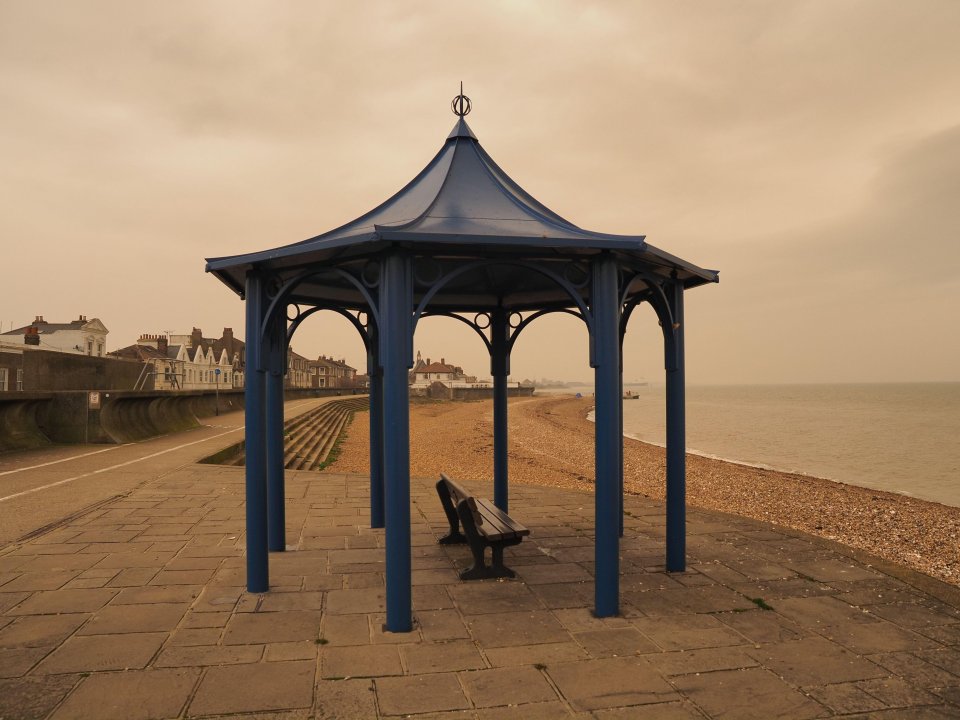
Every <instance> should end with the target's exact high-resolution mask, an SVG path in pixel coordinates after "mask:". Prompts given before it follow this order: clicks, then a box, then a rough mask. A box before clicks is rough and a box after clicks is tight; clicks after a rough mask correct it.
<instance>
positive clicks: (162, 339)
mask: <svg viewBox="0 0 960 720" xmlns="http://www.w3.org/2000/svg"><path fill="white" fill-rule="evenodd" d="M168 344H169V339H168V338H167V336H166V335H157V350H158V351H160V352H161V353H163V354H164V355H166V354H167V347H168Z"/></svg>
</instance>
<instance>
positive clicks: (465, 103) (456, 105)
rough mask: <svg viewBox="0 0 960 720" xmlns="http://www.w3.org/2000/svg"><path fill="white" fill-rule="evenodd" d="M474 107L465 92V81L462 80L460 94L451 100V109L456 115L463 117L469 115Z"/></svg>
mask: <svg viewBox="0 0 960 720" xmlns="http://www.w3.org/2000/svg"><path fill="white" fill-rule="evenodd" d="M472 108H473V105H472V104H471V103H470V98H468V97H467V96H466V95H464V94H463V83H462V82H461V83H460V94H459V95H457V96H456V97H455V98H454V99H453V100H452V101H451V103H450V109H451V110H453V114H454V115H456V116H458V117H463V116H464V115H469V114H470V110H471V109H472Z"/></svg>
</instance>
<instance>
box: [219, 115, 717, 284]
mask: <svg viewBox="0 0 960 720" xmlns="http://www.w3.org/2000/svg"><path fill="white" fill-rule="evenodd" d="M396 243H399V244H403V245H406V246H410V247H412V248H413V249H414V250H423V251H424V252H426V253H428V254H429V253H431V252H433V253H442V254H449V255H461V254H462V255H469V256H473V257H478V256H479V257H483V256H486V255H488V254H496V253H498V252H501V251H503V252H507V253H508V254H510V255H523V254H525V253H526V254H529V255H530V256H531V257H533V256H536V257H539V256H541V255H543V253H545V252H547V253H550V254H551V256H557V255H562V256H571V257H575V258H581V259H582V258H584V257H588V256H590V255H593V254H596V253H597V252H601V251H615V252H616V253H617V254H618V255H621V256H623V257H624V259H633V260H634V261H637V262H639V263H641V264H644V265H651V266H654V267H655V268H659V269H660V271H661V272H664V271H667V272H670V273H674V272H676V273H677V274H678V277H680V278H681V279H682V280H683V282H684V284H685V285H687V286H692V285H699V284H703V283H706V282H716V281H717V273H716V272H714V271H711V270H704V269H702V268H699V267H697V266H695V265H692V264H690V263H687V262H685V261H683V260H680V259H679V258H676V257H674V256H672V255H669V254H668V253H664V252H663V251H661V250H659V249H657V248H655V247H653V246H651V245H648V244H647V243H646V241H645V239H644V236H642V235H611V234H607V233H598V232H592V231H588V230H583V229H581V228H579V227H577V226H576V225H574V224H573V223H571V222H569V221H568V220H565V219H564V218H562V217H561V216H560V215H558V214H557V213H555V212H553V211H552V210H550V209H549V208H548V207H546V206H545V205H543V204H542V203H541V202H539V201H538V200H537V199H536V198H534V197H533V196H532V195H530V194H529V193H527V192H526V191H525V190H524V189H523V188H521V187H520V186H519V185H518V184H517V183H516V182H514V181H513V180H512V179H511V178H510V177H509V176H508V175H507V174H506V173H505V172H504V171H503V170H502V169H501V168H500V167H499V166H498V165H497V164H496V163H495V162H494V161H493V159H492V158H491V157H490V156H489V155H488V154H487V153H486V151H485V150H484V149H483V147H482V146H481V145H480V143H479V141H478V140H477V137H476V135H474V133H473V131H472V130H471V129H470V127H469V126H468V125H467V123H466V121H465V120H464V119H463V118H462V117H460V118H459V119H458V121H457V124H456V125H455V126H454V128H453V130H452V131H451V132H450V134H449V136H448V137H447V139H446V141H445V142H444V144H443V146H442V147H441V148H440V151H439V152H438V153H437V154H436V156H434V158H433V159H432V160H431V161H430V162H429V164H427V166H426V167H425V168H424V169H423V170H422V171H421V172H420V173H419V174H418V175H417V176H416V177H415V178H414V179H413V180H412V181H410V183H408V184H407V185H406V186H405V187H404V188H402V189H401V190H400V191H399V192H397V193H396V194H395V195H393V197H391V198H390V199H388V200H387V201H386V202H384V203H383V204H381V205H380V206H378V207H376V208H374V209H373V210H371V211H370V212H368V213H366V214H365V215H362V216H361V217H359V218H357V219H356V220H353V221H352V222H349V223H347V224H345V225H343V226H341V227H339V228H336V229H334V230H330V231H329V232H326V233H323V234H322V235H317V236H316V237H312V238H309V239H307V240H303V241H301V242H297V243H293V244H291V245H285V246H282V247H278V248H274V249H271V250H264V251H261V252H254V253H248V254H244V255H236V256H232V257H222V258H208V260H207V271H208V272H212V273H213V274H215V275H217V276H218V277H219V278H220V279H221V280H222V281H224V282H225V283H226V284H227V285H229V286H231V287H232V288H234V289H235V290H236V291H238V292H240V291H241V289H242V287H243V282H244V276H245V274H246V271H247V270H249V269H250V268H253V267H263V268H264V269H269V270H274V271H279V272H281V273H282V272H283V271H284V270H293V269H295V268H301V269H302V268H305V267H309V266H315V265H322V264H323V263H325V262H329V261H331V260H332V259H333V258H336V259H337V261H338V262H339V261H342V260H344V259H348V258H350V257H357V256H362V255H369V254H371V253H374V252H377V251H379V250H381V249H383V248H384V247H386V246H387V245H390V244H396Z"/></svg>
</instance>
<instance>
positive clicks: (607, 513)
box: [591, 253, 622, 617]
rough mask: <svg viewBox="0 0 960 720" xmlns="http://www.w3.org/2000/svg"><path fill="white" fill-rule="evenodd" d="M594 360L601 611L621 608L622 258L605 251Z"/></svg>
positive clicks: (594, 296) (596, 294)
mask: <svg viewBox="0 0 960 720" xmlns="http://www.w3.org/2000/svg"><path fill="white" fill-rule="evenodd" d="M591 306H592V309H593V329H592V332H593V351H594V353H593V355H594V356H593V363H594V368H595V390H596V410H595V414H596V429H595V432H596V443H595V446H596V483H595V487H594V493H595V534H596V541H595V542H596V544H595V556H596V575H595V580H594V582H595V589H594V592H595V597H596V608H595V613H596V616H597V617H610V616H612V615H617V614H618V613H619V611H620V534H619V518H618V515H619V509H620V501H619V500H618V498H617V496H618V494H619V490H620V470H618V468H617V464H618V463H619V462H620V449H618V445H622V434H621V432H620V418H619V415H620V401H621V398H620V397H619V396H618V395H619V390H620V380H619V368H618V365H619V357H620V300H619V288H618V274H617V263H616V261H615V260H614V258H613V256H612V255H610V254H608V253H604V254H603V255H601V256H600V257H599V258H597V259H596V260H594V261H593V283H592V288H591Z"/></svg>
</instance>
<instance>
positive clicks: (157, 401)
mask: <svg viewBox="0 0 960 720" xmlns="http://www.w3.org/2000/svg"><path fill="white" fill-rule="evenodd" d="M364 392H365V391H364V390H362V389H356V390H354V389H339V388H318V389H302V390H301V389H291V390H287V391H286V392H285V393H284V395H285V397H286V399H287V400H292V399H296V398H304V397H328V396H336V395H354V394H363V393H364ZM243 407H244V392H243V390H242V389H240V390H232V389H231V390H221V391H220V392H219V393H217V392H216V391H214V390H184V391H175V392H169V391H166V392H160V391H134V390H110V391H104V392H89V391H75V392H69V391H64V392H48V393H16V394H14V393H7V394H3V395H0V452H5V451H10V450H25V449H30V448H36V447H43V446H45V445H51V444H69V443H126V442H134V441H137V440H143V439H145V438H148V437H155V436H157V435H163V434H166V433H171V432H178V431H181V430H188V429H190V428H194V427H199V425H200V420H201V419H202V418H209V417H213V416H215V415H216V414H218V413H225V412H231V411H235V410H241V409H243Z"/></svg>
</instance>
